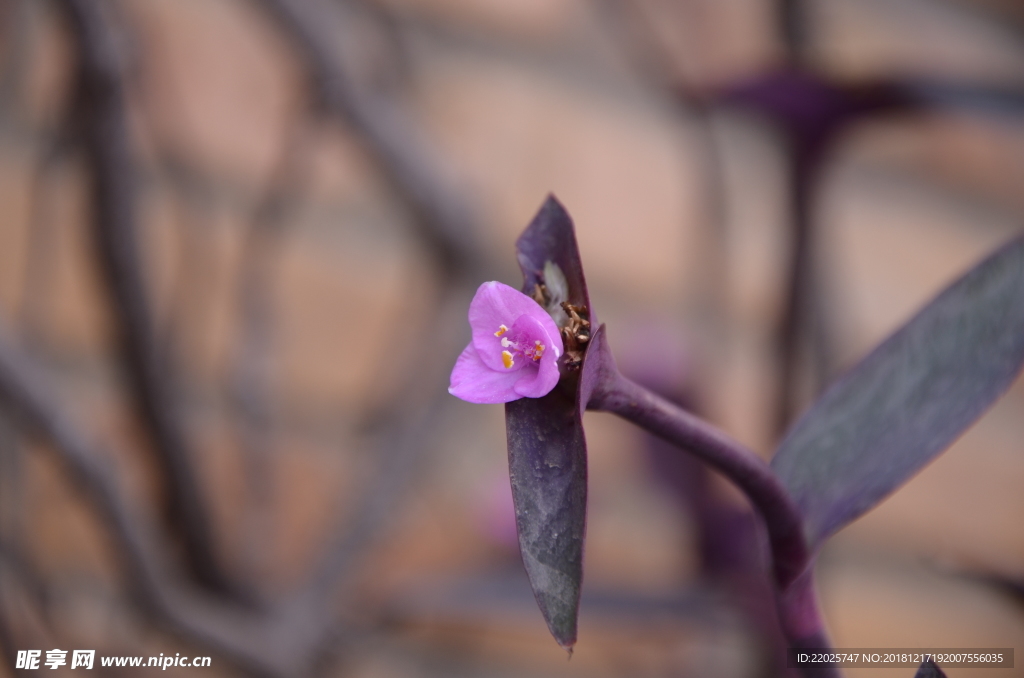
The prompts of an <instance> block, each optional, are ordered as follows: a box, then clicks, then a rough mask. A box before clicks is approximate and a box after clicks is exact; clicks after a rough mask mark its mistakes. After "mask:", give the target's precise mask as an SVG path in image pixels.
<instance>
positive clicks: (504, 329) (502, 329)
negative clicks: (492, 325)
mask: <svg viewBox="0 0 1024 678" xmlns="http://www.w3.org/2000/svg"><path fill="white" fill-rule="evenodd" d="M506 332H508V328H507V327H505V326H504V325H498V331H497V332H495V333H494V336H496V337H500V336H501V335H503V334H505V333H506Z"/></svg>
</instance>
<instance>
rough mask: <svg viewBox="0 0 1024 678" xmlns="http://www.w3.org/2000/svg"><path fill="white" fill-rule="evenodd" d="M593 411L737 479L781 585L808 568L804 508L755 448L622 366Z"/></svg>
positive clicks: (593, 402)
mask: <svg viewBox="0 0 1024 678" xmlns="http://www.w3.org/2000/svg"><path fill="white" fill-rule="evenodd" d="M608 376H610V377H611V378H610V379H609V378H607V377H608ZM587 409H591V410H603V411H606V412H613V413H615V414H617V415H619V416H620V417H622V418H623V419H627V420H629V421H631V422H633V423H634V424H636V425H637V426H639V427H641V428H643V429H645V430H647V431H650V432H651V433H653V434H654V435H656V436H659V437H661V438H664V439H665V440H667V441H669V442H671V443H673V444H675V445H677V446H678V447H681V448H683V449H685V450H687V451H689V452H690V453H692V454H694V455H696V456H697V457H698V458H700V459H702V460H703V461H705V462H706V463H707V464H709V465H710V466H711V467H712V468H714V469H716V470H718V471H720V472H721V473H722V474H724V475H725V476H726V477H727V478H729V479H730V480H732V481H733V482H734V483H736V485H737V486H739V488H740V489H741V490H743V492H744V493H745V494H746V495H747V497H748V498H749V499H750V501H751V503H752V504H753V505H754V507H755V508H756V509H757V511H758V513H760V514H761V517H762V518H763V519H764V522H765V526H766V527H767V529H768V537H769V541H770V542H771V551H772V562H773V564H774V570H775V580H776V584H777V585H778V586H779V588H781V589H785V588H787V587H788V586H789V585H790V584H791V583H792V582H793V581H794V580H796V578H797V577H799V576H800V575H801V573H803V571H804V570H805V569H806V568H807V565H808V563H809V562H810V553H809V551H808V548H807V544H806V542H805V541H804V537H803V532H802V527H801V523H802V521H801V518H800V512H799V509H798V508H797V507H796V505H795V504H794V503H793V500H792V499H791V498H790V496H789V494H788V493H787V492H786V489H785V488H784V487H783V486H782V484H781V483H780V482H779V479H778V478H777V477H776V476H775V474H774V473H772V470H771V469H770V468H769V467H768V464H766V463H765V462H764V461H763V460H762V459H761V458H760V457H758V456H757V455H756V454H754V452H752V451H751V450H749V449H747V448H746V447H744V446H743V445H741V444H740V443H738V442H736V441H735V440H733V439H732V438H730V437H729V436H728V435H726V434H725V433H723V432H722V431H720V430H719V429H717V428H715V427H714V426H712V425H711V424H709V423H707V422H705V421H704V420H702V419H700V418H698V417H696V416H694V415H692V414H690V413H689V412H686V411H685V410H683V409H681V408H679V407H677V406H676V405H673V404H672V403H670V402H669V401H667V400H665V399H664V398H662V397H660V396H658V395H656V394H654V393H652V392H650V391H648V390H647V389H645V388H644V387H643V386H640V385H639V384H637V383H635V382H633V381H630V380H629V379H627V378H626V377H624V376H622V375H621V374H620V373H619V372H618V370H617V369H615V370H614V372H613V373H612V374H609V375H606V377H605V378H603V379H601V380H600V383H599V384H598V385H597V387H596V388H595V389H594V392H593V394H592V395H591V397H590V400H589V403H588V405H587Z"/></svg>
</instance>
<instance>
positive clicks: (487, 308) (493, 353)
mask: <svg viewBox="0 0 1024 678" xmlns="http://www.w3.org/2000/svg"><path fill="white" fill-rule="evenodd" d="M521 316H529V317H531V318H535V319H536V320H537V321H538V322H540V323H541V325H542V326H543V327H544V330H545V332H546V333H547V335H548V336H549V337H554V338H555V340H556V341H557V342H558V344H559V346H558V350H559V352H561V349H562V347H561V343H562V342H561V337H560V336H559V334H558V326H557V325H555V321H554V320H552V319H551V316H549V315H548V313H547V311H545V310H544V309H543V308H541V307H540V304H538V303H537V302H536V301H534V300H533V299H531V298H530V297H528V296H526V295H525V294H523V293H522V292H520V291H519V290H517V289H514V288H512V287H509V286H508V285H505V284H503V283H500V282H495V281H492V282H486V283H484V284H483V285H481V286H480V288H479V289H478V290H477V291H476V295H475V296H474V297H473V301H472V302H470V304H469V326H470V327H471V328H472V330H473V345H474V346H476V350H477V351H478V352H479V353H480V358H481V360H483V362H484V364H486V365H487V366H488V367H490V368H491V369H493V370H501V371H503V372H508V371H509V370H508V369H506V368H505V366H504V365H503V364H502V361H501V351H502V346H501V338H500V337H496V336H495V332H497V331H498V328H499V327H501V326H502V325H504V326H505V327H507V328H509V329H511V328H512V325H514V324H515V322H516V320H518V319H519V318H520V317H521ZM521 365H522V363H521V361H517V364H516V365H514V366H513V367H512V371H515V370H518V369H520V367H521Z"/></svg>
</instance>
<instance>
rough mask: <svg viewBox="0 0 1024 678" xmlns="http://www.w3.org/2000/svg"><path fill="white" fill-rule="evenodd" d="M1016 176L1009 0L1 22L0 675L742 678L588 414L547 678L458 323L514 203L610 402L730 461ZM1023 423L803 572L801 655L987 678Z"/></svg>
mask: <svg viewBox="0 0 1024 678" xmlns="http://www.w3.org/2000/svg"><path fill="white" fill-rule="evenodd" d="M1022 187H1024V5H1022V4H1021V3H1020V2H1018V1H1017V0H884V1H883V0H805V1H804V2H799V3H798V2H796V1H795V0H788V1H783V0H779V1H778V2H771V1H770V0H717V1H716V0H642V1H640V0H638V1H635V2H627V1H625V0H547V1H543V2H542V1H541V0H518V1H515V2H513V1H512V0H462V1H461V2H455V1H454V0H175V1H174V2H171V1H170V0H118V1H114V0H102V1H101V0H47V1H43V0H4V1H3V2H0V404H2V410H0V653H2V654H3V656H4V659H3V662H2V663H0V675H12V676H13V675H16V674H18V675H20V674H22V673H23V672H21V671H18V672H15V670H14V669H13V668H12V667H13V665H14V654H16V652H17V651H18V650H24V649H40V650H43V651H44V657H45V651H46V650H49V649H52V648H61V649H69V650H70V649H95V650H96V651H97V654H98V655H101V656H102V655H140V656H141V655H145V656H150V655H158V654H160V653H163V654H164V655H174V654H175V653H181V654H182V655H204V656H207V655H208V656H211V657H212V667H211V668H207V669H169V672H168V675H171V674H173V675H194V674H195V673H196V672H202V673H203V674H204V675H211V676H212V675H217V676H221V675H223V676H239V675H268V676H309V675H325V676H345V677H346V678H364V677H365V678H369V677H371V676H372V677H374V678H391V677H394V678H400V677H407V676H408V677H412V676H424V677H433V676H438V677H440V676H445V677H459V676H496V677H505V676H509V677H511V676H538V677H541V676H598V677H601V676H609V677H612V676H630V677H635V676H731V677H732V676H735V677H741V676H772V675H781V670H780V669H779V667H778V666H777V656H775V655H773V652H774V651H776V650H777V647H776V648H775V650H773V649H772V648H773V643H775V644H776V645H777V641H776V640H774V636H773V635H772V634H773V633H774V631H773V629H772V624H773V619H774V617H773V614H774V613H773V612H772V610H771V608H770V600H768V606H767V607H765V592H764V591H763V590H761V588H760V587H761V586H762V584H763V581H762V577H763V574H762V570H761V569H759V568H761V565H760V563H759V561H758V555H757V553H756V548H753V547H752V546H751V543H752V542H751V539H752V537H751V530H750V523H749V516H748V515H747V511H746V507H745V504H744V502H743V500H742V499H741V498H740V497H739V496H738V494H737V493H736V492H735V491H734V490H733V489H732V488H730V487H728V486H727V485H726V484H725V483H723V482H721V481H720V480H719V479H718V478H715V477H711V476H707V475H705V474H704V472H703V471H702V470H701V469H700V468H699V467H698V466H695V465H692V464H689V465H688V464H687V463H685V462H683V463H680V462H679V461H678V456H676V455H675V454H674V453H672V452H669V451H666V450H665V449H664V448H662V447H660V446H659V445H657V444H656V443H653V442H652V441H650V440H648V439H647V438H645V436H644V435H643V434H642V433H641V432H639V431H638V430H636V429H634V428H631V427H630V426H629V425H627V424H625V423H623V422H621V421H618V420H615V419H613V418H611V417H610V416H609V415H604V414H594V413H590V414H588V415H587V418H586V427H587V438H588V443H589V454H590V497H589V517H588V534H587V537H588V539H587V546H586V561H585V573H586V580H585V586H584V597H583V603H582V612H581V621H580V640H579V643H578V645H577V647H576V651H575V654H574V655H573V656H572V659H571V661H568V662H567V661H566V654H565V652H564V651H563V650H562V649H560V648H559V647H558V646H557V645H556V644H555V643H554V642H553V641H552V639H551V638H550V637H549V635H548V633H547V630H546V628H545V626H544V622H543V620H542V618H541V615H540V613H539V611H538V610H537V608H536V605H535V604H534V601H533V598H532V594H531V592H530V589H529V585H528V583H527V581H526V578H525V575H524V574H523V572H522V566H521V565H520V564H519V561H518V547H517V545H516V538H515V526H514V517H513V513H512V508H511V493H510V491H509V487H508V471H507V461H506V453H505V438H504V422H503V412H502V408H500V407H497V406H477V405H469V404H466V403H462V402H461V401H457V400H456V399H455V398H453V397H451V396H449V395H448V394H447V392H446V388H447V378H448V373H449V371H450V369H451V366H452V364H453V362H454V358H455V356H456V355H457V354H458V352H459V351H460V350H461V348H462V347H463V346H464V345H465V343H466V341H467V340H468V338H469V329H468V324H467V323H466V320H465V312H466V308H467V306H468V301H469V298H470V297H471V295H472V293H473V291H474V290H475V289H476V286H477V285H479V284H480V283H481V282H483V281H485V280H491V279H497V280H501V281H502V282H505V283H508V284H510V285H513V286H516V287H518V286H519V284H520V280H521V278H520V275H519V273H518V271H517V268H516V263H515V256H514V246H513V243H514V241H515V238H516V237H517V236H518V234H519V233H520V232H521V231H522V229H523V228H524V227H525V226H526V225H527V223H529V221H530V219H531V218H532V217H533V215H534V213H535V212H536V210H537V209H538V208H539V206H540V205H541V203H542V202H543V200H544V199H545V197H546V196H547V194H548V193H554V194H555V195H556V196H557V197H558V198H559V199H560V200H561V201H562V203H563V204H564V205H565V206H566V208H567V209H568V210H569V212H570V213H571V214H572V215H573V218H574V220H575V223H576V231H577V238H578V240H579V246H580V249H581V252H582V256H583V261H584V263H585V267H586V273H587V276H588V282H589V285H590V296H591V300H592V303H593V305H594V307H595V309H594V310H595V312H596V313H597V314H599V316H600V319H601V321H602V322H605V323H607V325H608V336H609V339H610V343H611V345H612V347H613V349H614V351H615V353H616V356H617V357H618V359H619V362H620V364H621V366H622V367H623V370H624V371H625V372H627V373H629V374H632V375H634V376H635V378H637V379H639V380H643V381H644V382H646V383H647V384H648V385H650V386H652V387H653V388H657V389H659V390H660V391H662V392H664V393H666V394H669V395H671V396H672V397H675V398H677V399H678V400H680V401H681V402H684V403H685V404H687V405H688V406H690V407H692V408H694V409H695V410H697V411H698V412H700V413H701V414H702V415H704V416H706V417H707V418H709V419H710V420H712V421H713V422H715V423H717V424H718V425H720V426H722V427H723V428H725V429H726V430H727V431H729V432H730V433H731V434H733V435H734V436H736V437H737V438H739V439H740V440H741V441H743V442H744V443H746V444H748V445H750V446H751V447H753V448H754V449H755V450H757V451H758V452H759V453H761V454H762V455H763V456H764V457H765V458H766V459H767V458H770V455H771V451H772V449H773V447H774V445H775V444H776V443H777V441H778V439H779V436H780V435H781V433H782V432H783V431H784V428H785V425H786V423H787V422H789V421H791V420H792V418H793V417H794V416H795V415H797V414H799V412H800V411H801V409H802V408H804V407H805V406H806V405H807V404H808V403H809V402H810V399H811V398H812V397H813V395H814V393H815V392H816V391H817V390H818V389H820V388H822V387H823V386H824V385H826V384H827V383H828V382H829V381H830V380H831V379H832V378H833V377H834V376H835V375H836V374H838V373H840V372H841V371H842V370H843V368H844V367H846V366H849V365H851V364H852V362H853V361H855V360H857V359H858V358H859V357H860V356H862V355H863V354H864V353H865V352H866V351H868V350H869V349H870V348H871V347H872V346H873V345H874V344H876V343H877V342H878V341H880V340H881V339H882V338H884V337H885V336H886V335H887V334H888V333H889V332H891V331H892V330H894V329H895V328H896V327H898V326H899V325H900V324H901V323H902V322H904V321H905V320H906V319H907V318H908V317H909V316H910V314H912V313H913V312H914V311H915V310H916V309H917V308H918V307H919V306H920V305H921V304H923V303H924V302H926V301H927V300H928V299H929V298H930V297H932V296H933V295H934V294H935V293H937V291H938V290H940V289H941V288H942V287H943V286H944V285H945V284H946V283H948V282H950V281H952V280H953V279H954V278H955V277H957V276H958V275H959V274H961V273H962V272H963V271H965V270H966V269H967V268H968V267H970V266H971V265H972V264H973V263H975V262H976V261H978V260H979V259H980V258H981V257H982V256H984V255H985V254H986V253H988V252H989V251H991V250H992V249H993V248H995V247H996V246H998V245H999V244H1000V243H1002V242H1005V241H1006V240H1008V239H1009V238H1010V237H1012V236H1013V234H1015V233H1019V232H1020V230H1021V223H1022V215H1024V188H1022ZM1022 412H1024V384H1022V383H1021V382H1020V381H1018V383H1017V384H1016V385H1015V386H1014V387H1013V389H1011V391H1010V393H1009V394H1008V395H1007V396H1005V397H1004V398H1003V399H1002V400H1000V401H999V402H998V403H997V404H996V405H995V407H994V408H993V409H992V410H991V411H990V412H989V413H988V414H987V415H986V416H985V417H984V418H983V419H982V420H981V421H980V422H979V423H978V424H977V425H975V426H974V427H973V428H972V429H971V430H970V431H969V432H968V433H967V434H966V435H964V436H963V437H962V438H961V440H960V441H958V442H957V443H956V444H955V445H954V446H953V447H952V448H951V449H950V450H949V451H948V452H947V453H946V454H945V455H943V456H941V457H940V458H939V459H938V460H937V461H936V462H934V463H933V464H932V465H931V466H929V467H928V468H927V469H925V470H924V471H923V472H922V473H921V474H920V475H919V476H918V477H916V478H914V479H913V480H912V481H911V482H910V483H909V484H908V485H907V486H906V487H905V488H904V489H902V490H901V491H899V492H898V493H897V494H896V495H894V496H893V497H892V498H891V499H889V500H888V501H886V502H885V503H884V504H882V505H881V506H880V507H878V508H877V509H875V510H874V511H872V512H871V513H870V514H868V515H867V516H866V517H864V518H863V519H861V520H860V521H858V522H856V523H855V524H854V525H852V526H851V527H849V528H847V529H845V530H844V531H843V532H841V533H840V534H839V535H837V536H836V537H835V538H834V539H833V540H832V541H831V542H830V543H829V544H828V545H827V547H826V548H825V550H824V552H823V554H822V556H821V558H820V560H819V565H818V576H819V587H820V593H821V598H822V602H823V605H824V611H825V616H826V618H827V619H828V623H829V626H830V629H831V632H832V634H833V640H834V643H835V645H836V646H838V647H922V646H929V647H1013V646H1014V645H1015V644H1016V646H1017V650H1018V655H1020V654H1021V653H1022V652H1024V643H1022V642H1021V641H1022V640H1024V604H1022V600H1024V595H1022V593H1021V591H1022V590H1024V583H1022V582H1024V530H1022V529H1021V524H1020V522H1019V519H1020V517H1021V516H1024V491H1022V488H1024V454H1022V453H1024V417H1022V416H1021V413H1022ZM773 657H775V658H774V659H773ZM69 663H70V662H69ZM1022 663H1024V657H1020V656H1018V657H1017V665H1018V666H1021V664H1022ZM67 668H68V667H64V669H62V670H67ZM94 670H96V671H97V672H98V673H100V674H103V673H104V672H106V673H120V674H122V675H127V674H128V673H127V672H129V671H131V670H130V669H102V668H100V667H98V666H97V668H96V669H94ZM148 670H149V671H152V670H153V669H148ZM857 671H859V672H861V673H870V674H871V675H879V676H909V675H911V672H912V669H901V670H887V671H881V670H879V671H873V670H866V669H858V670H857ZM24 673H25V675H33V674H30V673H28V672H24ZM949 675H950V676H973V675H984V676H986V677H990V678H997V677H998V676H1010V675H1018V676H1019V675H1024V668H1017V669H1007V670H993V669H985V670H976V671H973V672H972V671H971V670H967V669H951V670H950V671H949Z"/></svg>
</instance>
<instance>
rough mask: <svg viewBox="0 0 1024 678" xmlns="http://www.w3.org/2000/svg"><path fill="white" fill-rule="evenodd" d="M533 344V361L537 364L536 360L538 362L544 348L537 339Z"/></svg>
mask: <svg viewBox="0 0 1024 678" xmlns="http://www.w3.org/2000/svg"><path fill="white" fill-rule="evenodd" d="M533 343H534V349H533V361H534V362H537V361H538V360H540V357H541V356H542V355H544V349H545V346H544V344H542V343H540V339H538V340H537V341H535V342H533Z"/></svg>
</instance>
